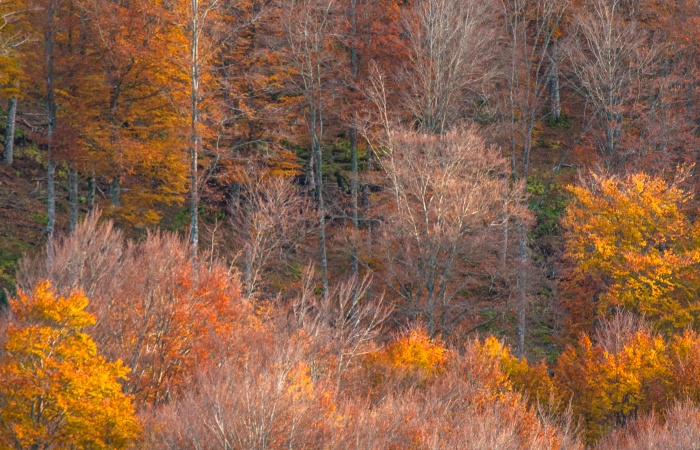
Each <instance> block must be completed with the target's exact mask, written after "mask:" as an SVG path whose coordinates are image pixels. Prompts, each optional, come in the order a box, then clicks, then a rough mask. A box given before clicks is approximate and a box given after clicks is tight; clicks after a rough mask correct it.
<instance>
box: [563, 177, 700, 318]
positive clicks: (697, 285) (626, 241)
mask: <svg viewBox="0 0 700 450" xmlns="http://www.w3.org/2000/svg"><path fill="white" fill-rule="evenodd" d="M682 180H683V176H682V175H681V176H680V177H679V178H677V179H676V180H675V181H673V182H670V183H669V182H666V181H664V180H663V179H661V178H656V177H651V176H648V175H645V174H643V173H638V174H634V175H629V176H627V177H623V178H618V177H610V178H607V177H603V176H596V175H593V176H592V179H591V183H590V185H589V186H581V187H570V188H569V190H570V192H571V193H572V194H573V195H574V199H573V201H572V202H571V204H570V205H569V207H568V210H567V215H566V218H565V219H564V226H565V227H566V228H567V232H566V249H567V255H568V257H569V258H571V259H572V260H573V262H574V263H575V271H576V272H577V273H579V274H581V275H582V276H584V277H590V278H591V279H592V280H593V283H594V286H596V292H595V294H594V298H592V299H590V298H582V299H579V301H582V302H588V301H591V300H593V301H596V302H597V311H598V314H600V315H602V316H606V315H608V314H609V311H610V310H611V308H615V307H624V308H626V309H627V310H628V311H632V312H635V313H638V314H641V315H643V316H644V317H645V318H647V319H648V320H649V321H651V322H652V323H653V324H654V325H655V326H656V327H657V329H659V330H665V331H672V330H682V329H684V328H685V327H688V326H691V327H695V326H697V325H698V322H697V320H698V315H699V314H700V305H698V303H697V301H696V299H697V295H698V289H700V279H699V278H698V267H700V266H699V264H700V247H698V242H699V241H698V237H700V229H699V228H698V227H697V225H696V224H694V223H693V222H692V220H691V218H690V217H689V215H688V213H687V212H686V211H687V207H688V206H689V204H690V203H689V202H690V201H691V196H690V195H689V194H688V192H686V191H685V190H684V189H682V188H681V186H680V182H681V181H682Z"/></svg>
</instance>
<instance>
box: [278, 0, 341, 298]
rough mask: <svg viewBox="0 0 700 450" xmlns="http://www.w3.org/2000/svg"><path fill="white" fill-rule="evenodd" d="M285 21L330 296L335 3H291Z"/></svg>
mask: <svg viewBox="0 0 700 450" xmlns="http://www.w3.org/2000/svg"><path fill="white" fill-rule="evenodd" d="M284 6H285V7H284V10H283V12H282V17H281V22H282V23H281V25H282V28H283V31H284V41H285V42H284V43H285V49H284V54H285V59H286V61H287V62H288V68H289V70H288V72H287V78H288V79H289V81H290V82H291V84H292V86H293V87H294V90H295V93H296V94H298V95H300V96H301V98H302V108H303V114H304V118H305V122H306V128H307V132H308V137H309V141H310V142H309V145H310V147H311V158H310V161H309V165H310V168H311V170H310V175H311V179H312V184H313V186H314V191H315V195H316V207H317V209H318V236H319V247H320V266H321V282H322V284H323V296H324V297H327V296H328V256H327V250H326V207H325V203H324V198H323V137H324V133H325V127H326V125H327V123H326V121H327V115H328V114H327V111H326V103H327V101H328V97H329V76H330V75H331V74H332V73H333V71H334V66H335V65H336V64H337V62H336V57H335V55H333V53H332V51H331V50H332V45H333V42H334V34H335V33H336V23H335V21H334V14H335V12H336V7H337V5H336V1H335V0H288V1H287V2H285V5H284Z"/></svg>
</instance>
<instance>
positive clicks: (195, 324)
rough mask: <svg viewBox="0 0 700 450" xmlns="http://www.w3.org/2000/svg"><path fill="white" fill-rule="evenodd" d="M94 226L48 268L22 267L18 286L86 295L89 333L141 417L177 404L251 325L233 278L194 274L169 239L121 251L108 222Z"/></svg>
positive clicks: (184, 249) (221, 269) (185, 253)
mask: <svg viewBox="0 0 700 450" xmlns="http://www.w3.org/2000/svg"><path fill="white" fill-rule="evenodd" d="M97 219H98V216H97V215H92V216H90V217H89V218H88V219H87V220H86V221H85V222H84V223H82V224H80V225H79V226H78V229H77V230H76V232H75V233H72V234H71V235H69V236H66V237H65V238H63V239H55V240H54V241H52V248H51V250H50V251H51V252H52V255H53V260H52V264H51V265H50V266H49V265H47V264H46V263H45V261H42V259H43V258H44V256H43V255H42V256H39V257H37V258H36V259H33V260H29V259H27V260H26V264H27V265H25V266H23V267H22V268H21V269H20V273H18V280H19V284H20V286H32V285H34V284H36V283H37V280H41V279H49V280H51V281H52V284H53V285H54V286H55V287H56V290H57V291H58V292H60V293H63V292H71V291H73V290H75V289H82V290H83V291H84V292H86V293H87V294H88V295H89V296H90V298H91V299H92V301H91V303H90V305H89V306H88V308H89V311H90V312H91V313H93V314H94V315H95V317H96V320H97V323H96V324H95V325H93V326H91V327H89V328H87V329H86V331H87V332H88V333H89V334H90V335H91V336H92V337H93V338H94V339H95V341H96V342H97V343H98V345H99V346H100V348H101V349H102V351H103V352H104V354H105V355H107V357H109V358H113V359H121V360H123V361H125V362H126V363H127V364H128V366H129V367H130V368H131V373H132V375H131V377H130V378H129V379H128V380H126V381H124V383H123V384H124V390H125V392H127V393H129V394H133V395H134V396H135V402H136V406H137V407H145V406H147V405H149V406H154V407H155V406H158V405H160V404H161V403H164V402H167V401H168V400H170V399H172V398H174V397H177V396H178V395H180V394H181V392H182V390H183V389H184V387H185V386H186V385H187V383H188V382H189V381H190V380H191V379H192V377H193V376H194V375H195V370H194V368H195V367H200V368H203V367H209V366H210V365H211V366H216V365H217V364H218V363H220V361H221V360H222V359H225V358H226V357H228V356H230V355H231V354H235V352H236V351H239V350H240V346H245V345H246V344H245V339H241V336H242V335H243V330H245V329H247V326H248V325H249V324H250V323H251V322H249V321H255V319H254V318H253V317H252V314H251V311H250V308H251V305H250V304H249V303H248V302H246V301H244V297H243V294H242V286H241V284H240V282H239V280H238V276H237V274H236V273H235V272H234V273H231V272H230V271H229V270H228V269H227V267H225V266H224V265H223V264H222V263H221V262H220V261H217V260H214V261H212V262H211V265H209V266H205V265H204V264H202V265H201V266H196V267H195V265H194V264H193V260H192V258H191V257H190V252H189V249H188V246H187V244H186V243H184V242H182V241H181V239H180V238H179V237H177V236H176V235H174V234H163V233H152V234H149V235H147V237H146V238H145V239H144V241H143V242H141V243H139V244H136V243H134V242H129V241H125V240H124V239H123V235H122V233H121V232H119V231H117V230H115V229H114V224H113V223H112V222H105V223H103V224H98V222H97Z"/></svg>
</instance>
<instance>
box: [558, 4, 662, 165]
mask: <svg viewBox="0 0 700 450" xmlns="http://www.w3.org/2000/svg"><path fill="white" fill-rule="evenodd" d="M622 7H623V2H621V1H619V0H613V1H609V0H596V1H594V2H592V3H590V4H588V5H587V7H586V8H585V9H584V10H583V12H582V13H581V15H580V16H579V17H578V20H577V24H578V25H577V26H576V28H575V29H574V31H573V33H572V39H571V40H570V41H569V43H568V45H567V46H566V50H565V51H566V52H567V54H568V57H569V60H570V61H571V65H572V68H573V70H574V74H575V77H576V81H577V86H578V88H579V90H580V92H581V94H582V95H583V96H584V98H585V99H586V100H587V101H588V102H590V104H591V105H593V108H594V111H595V115H594V120H595V123H596V125H597V129H598V130H599V132H600V136H599V138H598V139H597V141H596V146H597V148H598V150H599V151H600V153H601V155H602V156H603V160H604V161H605V164H606V165H607V167H608V168H615V167H617V166H619V165H620V164H622V163H624V162H625V160H626V159H628V158H629V157H630V156H632V155H633V154H634V153H636V152H637V149H636V148H633V147H629V146H626V145H625V142H626V139H625V138H626V137H625V129H626V125H625V124H626V123H627V122H629V119H630V118H632V117H633V116H634V115H635V108H636V107H637V105H638V103H639V102H640V101H641V100H642V96H643V95H644V91H645V87H646V86H645V83H647V82H648V80H649V79H648V75H649V74H650V73H651V71H652V69H653V67H654V63H655V60H656V55H657V53H658V48H656V47H655V46H653V45H650V44H649V42H648V36H647V34H646V33H645V32H644V31H643V30H642V29H641V27H640V26H639V24H638V23H637V22H636V21H635V19H634V17H631V18H630V17H624V16H623V14H622V11H621V9H622Z"/></svg>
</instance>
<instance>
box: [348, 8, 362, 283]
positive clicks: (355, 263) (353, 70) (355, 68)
mask: <svg viewBox="0 0 700 450" xmlns="http://www.w3.org/2000/svg"><path fill="white" fill-rule="evenodd" d="M356 8H357V1H356V0H350V27H351V30H352V38H353V40H352V45H351V46H350V75H351V76H352V79H353V81H354V82H357V77H358V75H359V72H360V61H359V59H358V55H357V46H356V44H355V40H356V39H357V11H356ZM352 91H354V87H353V88H352ZM350 165H351V171H352V174H351V176H352V180H351V189H352V227H353V231H354V233H355V234H354V236H353V239H352V267H351V271H350V273H351V275H352V276H353V277H357V276H358V275H359V255H358V245H357V238H358V236H359V230H360V217H359V216H360V214H359V205H358V167H357V127H356V124H355V116H354V114H353V123H352V125H351V128H350Z"/></svg>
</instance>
